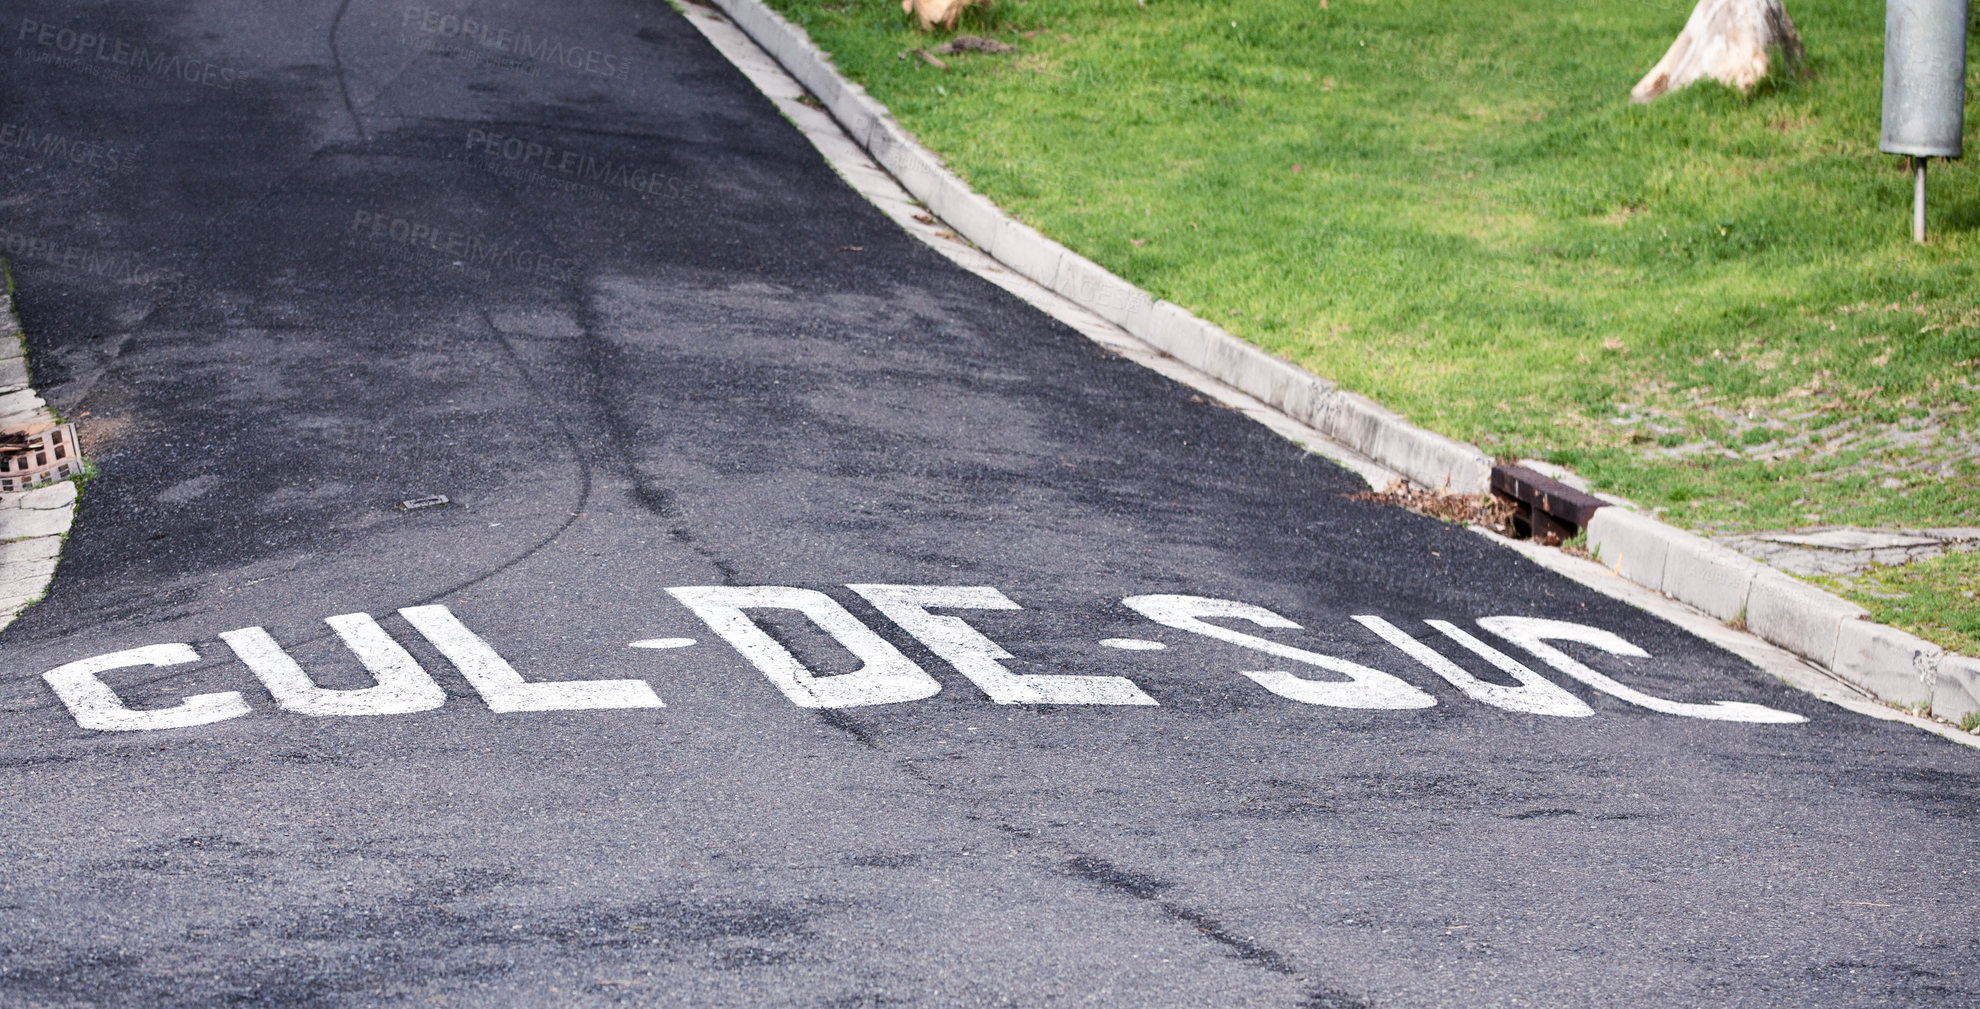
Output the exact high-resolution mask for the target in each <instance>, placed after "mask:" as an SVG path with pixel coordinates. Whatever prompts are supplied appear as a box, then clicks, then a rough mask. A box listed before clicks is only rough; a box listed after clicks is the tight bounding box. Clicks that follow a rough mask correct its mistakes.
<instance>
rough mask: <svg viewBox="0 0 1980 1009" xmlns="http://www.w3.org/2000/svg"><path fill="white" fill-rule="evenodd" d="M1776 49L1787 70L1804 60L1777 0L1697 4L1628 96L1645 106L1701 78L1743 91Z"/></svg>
mask: <svg viewBox="0 0 1980 1009" xmlns="http://www.w3.org/2000/svg"><path fill="white" fill-rule="evenodd" d="M1777 47H1778V48H1779V49H1780V51H1781V56H1782V58H1783V59H1784V60H1785V61H1786V63H1787V64H1788V66H1789V67H1795V66H1799V65H1800V63H1801V61H1802V60H1803V59H1804V58H1805V56H1806V53H1805V51H1804V50H1803V49H1802V47H1801V33H1800V32H1798V31H1795V29H1794V22H1793V21H1791V20H1789V19H1788V14H1787V8H1785V7H1783V6H1781V0H1698V6H1697V7H1694V8H1692V11H1691V19H1690V20H1688V21H1686V22H1685V23H1684V31H1683V32H1682V33H1680V34H1679V35H1678V37H1677V41H1676V42H1673V43H1671V48H1670V51H1669V52H1666V53H1665V54H1664V58H1663V59H1661V60H1658V61H1657V65H1656V66H1654V67H1651V68H1650V72H1649V73H1647V74H1645V75H1644V76H1643V79H1642V80H1641V81H1638V82H1637V84H1636V87H1634V88H1632V89H1630V92H1629V98H1630V100H1631V101H1634V102H1647V101H1650V100H1651V99H1653V98H1656V97H1658V96H1659V95H1662V94H1664V93H1666V92H1669V91H1676V90H1677V89H1679V88H1681V87H1684V86H1685V85H1688V84H1691V83H1693V82H1694V81H1697V80H1699V79H1701V78H1705V77H1710V78H1712V79H1713V80H1716V81H1718V82H1719V83H1721V84H1724V85H1726V86H1727V87H1730V88H1738V89H1739V90H1740V91H1742V92H1744V91H1746V90H1748V89H1750V88H1752V87H1753V85H1755V84H1757V83H1759V82H1760V79H1761V78H1763V77H1766V76H1767V71H1768V69H1769V67H1770V64H1771V60H1772V57H1771V56H1770V52H1771V51H1772V50H1773V49H1775V48H1777Z"/></svg>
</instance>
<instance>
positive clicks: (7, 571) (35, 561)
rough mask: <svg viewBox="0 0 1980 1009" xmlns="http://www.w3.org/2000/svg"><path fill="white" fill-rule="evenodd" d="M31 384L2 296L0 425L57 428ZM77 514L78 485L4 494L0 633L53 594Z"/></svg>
mask: <svg viewBox="0 0 1980 1009" xmlns="http://www.w3.org/2000/svg"><path fill="white" fill-rule="evenodd" d="M28 383H29V379H28V370H27V342H26V339H25V337H24V336H23V335H22V333H21V326H20V321H19V320H18V319H16V318H15V317H14V299H13V295H12V294H11V293H0V390H4V395H0V404H4V405H0V412H4V413H5V414H6V416H5V417H4V418H0V422H3V423H4V425H5V426H13V425H16V424H19V425H22V426H26V427H41V426H52V425H54V424H56V423H58V422H59V418H57V417H56V416H55V412H54V411H53V410H50V409H49V408H48V404H47V403H44V402H42V399H41V397H40V396H39V395H37V394H36V393H35V391H34V388H33V387H32V386H31V385H29V384H28ZM75 515H76V484H75V481H73V480H63V481H61V482H59V483H52V484H49V485H47V486H45V487H36V488H35V489H33V490H30V491H22V492H20V493H16V494H0V629H4V628H6V627H7V626H8V625H9V624H12V623H13V622H14V620H15V618H17V617H19V616H20V615H21V612H22V611H23V610H26V609H27V608H28V607H29V606H32V605H34V604H35V602H37V601H38V600H40V599H41V597H42V595H43V594H44V593H46V592H47V591H48V583H49V581H51V580H52V579H53V578H54V577H55V565H56V564H57V563H58V562H59V561H60V560H61V556H62V540H63V538H64V537H66V536H67V535H68V534H69V528H70V526H71V525H72V524H74V522H75Z"/></svg>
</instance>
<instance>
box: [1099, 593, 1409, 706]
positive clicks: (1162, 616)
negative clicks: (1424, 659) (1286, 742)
mask: <svg viewBox="0 0 1980 1009" xmlns="http://www.w3.org/2000/svg"><path fill="white" fill-rule="evenodd" d="M1121 602H1122V605H1125V606H1126V607H1127V608H1129V609H1131V610H1134V611H1135V612H1136V613H1139V614H1141V615H1142V616H1145V617H1147V618H1148V619H1150V620H1153V621H1155V622H1156V623H1158V624H1163V625H1165V626H1168V627H1174V628H1176V629H1177V630H1182V631H1189V632H1190V633H1192V634H1201V635H1203V636H1205V637H1210V638H1216V639H1217V640H1219V641H1228V642H1230V643H1232V644H1234V645H1242V646H1244V647H1246V648H1252V649H1256V650H1258V651H1261V652H1264V653H1266V654H1267V655H1276V656H1278V657H1279V658H1282V659H1292V660H1293V661H1295V662H1303V663H1305V664H1307V665H1310V666H1318V667H1320V668H1321V669H1325V670H1328V671H1329V672H1335V673H1340V674H1341V675H1343V676H1346V677H1347V678H1348V682H1346V683H1339V682H1327V681H1323V680H1309V679H1306V678H1304V677H1301V676H1296V675H1294V674H1292V673H1288V672H1283V671H1280V670H1270V671H1263V672H1245V673H1244V675H1245V676H1248V677H1250V678H1251V679H1252V680H1253V681H1255V682H1257V684H1258V685H1259V686H1261V687H1264V688H1265V689H1267V690H1269V691H1271V692H1273V693H1275V694H1277V695H1279V696H1280V697H1284V698H1286V699H1288V700H1294V701H1298V702H1300V703H1302V704H1324V705H1327V706H1329V707H1335V708H1378V709H1389V710H1397V709H1409V708H1427V707H1430V706H1432V705H1434V704H1436V703H1437V699H1436V698H1434V697H1432V696H1430V695H1429V694H1426V693H1424V692H1423V691H1421V690H1418V689H1417V688H1415V687H1413V686H1410V685H1409V684H1408V683H1406V682H1404V681H1403V680H1402V679H1400V678H1398V677H1395V676H1391V675H1390V674H1388V673H1385V672H1383V671H1381V670H1379V669H1372V668H1370V667H1368V666H1364V665H1362V664H1360V663H1358V662H1349V661H1348V660H1346V659H1340V658H1335V657H1334V656H1332V655H1322V654H1320V653H1319V652H1309V651H1307V650H1306V649H1304V648H1294V647H1293V646H1291V645H1282V644H1280V643H1278V642H1276V641H1272V640H1269V639H1266V638H1261V637H1258V636H1256V635H1252V634H1246V633H1244V632H1243V631H1234V630H1231V629H1230V628H1228V627H1219V626H1217V625H1216V624H1213V623H1208V622H1206V621H1205V620H1203V619H1202V618H1203V617H1225V618H1229V619H1237V620H1249V621H1251V622H1252V623H1254V624H1258V625H1259V626H1261V627H1283V628H1288V629H1297V628H1298V627H1299V625H1298V624H1296V623H1294V622H1292V621H1290V620H1287V619H1286V618H1285V617H1282V616H1280V615H1278V614H1277V613H1274V612H1272V611H1271V610H1268V609H1266V608H1264V607H1263V606H1253V605H1251V604H1250V603H1240V602H1236V601H1233V600H1230V599H1212V598H1209V597H1207V596H1167V595H1163V596H1131V597H1129V598H1127V599H1124V600H1122V601H1121Z"/></svg>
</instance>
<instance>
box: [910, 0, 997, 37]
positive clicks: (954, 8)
mask: <svg viewBox="0 0 1980 1009" xmlns="http://www.w3.org/2000/svg"><path fill="white" fill-rule="evenodd" d="M977 2H980V0H901V12H902V13H904V14H913V15H914V16H916V17H917V18H920V19H921V30H922V31H932V30H934V28H935V26H936V25H941V26H942V27H944V28H947V29H950V30H952V31H953V30H954V29H955V27H956V20H957V19H958V18H960V17H962V12H963V8H964V7H967V6H969V5H970V4H972V3H977Z"/></svg>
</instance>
